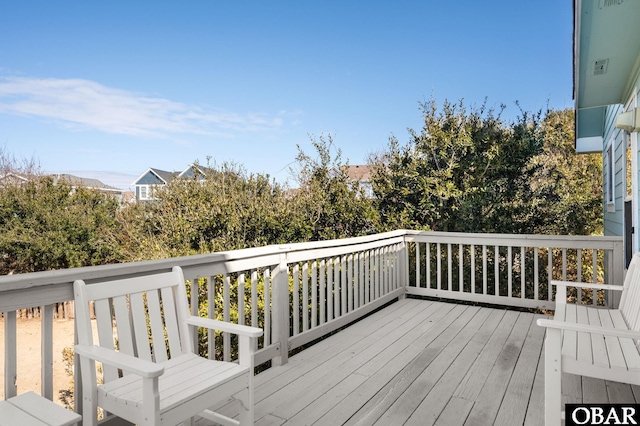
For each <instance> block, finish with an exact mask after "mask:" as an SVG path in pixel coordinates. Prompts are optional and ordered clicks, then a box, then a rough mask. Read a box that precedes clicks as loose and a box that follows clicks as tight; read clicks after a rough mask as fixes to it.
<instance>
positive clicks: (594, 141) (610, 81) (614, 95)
mask: <svg viewBox="0 0 640 426" xmlns="http://www.w3.org/2000/svg"><path fill="white" fill-rule="evenodd" d="M574 12H575V17H574V31H573V33H574V44H573V45H574V76H573V81H574V88H573V91H574V99H575V111H576V150H577V152H601V153H602V160H603V173H604V176H603V195H604V234H605V235H616V236H623V237H624V245H625V266H626V265H628V264H629V261H630V260H631V256H632V254H633V253H635V252H637V251H639V250H640V239H639V238H638V234H639V232H638V229H640V228H639V226H640V217H639V216H640V204H639V202H638V201H639V198H640V191H639V190H640V182H639V181H640V179H639V169H638V155H639V154H640V148H639V146H638V132H639V131H640V108H639V107H638V96H639V95H640V71H639V67H640V65H639V64H640V36H639V35H638V29H637V24H638V22H640V1H623V0H599V1H598V0H574ZM615 266H616V267H617V266H618V265H615Z"/></svg>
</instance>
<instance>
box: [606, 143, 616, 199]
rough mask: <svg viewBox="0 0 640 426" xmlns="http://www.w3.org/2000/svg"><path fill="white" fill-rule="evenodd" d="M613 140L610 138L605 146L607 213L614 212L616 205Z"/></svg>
mask: <svg viewBox="0 0 640 426" xmlns="http://www.w3.org/2000/svg"><path fill="white" fill-rule="evenodd" d="M613 142H614V139H613V138H611V139H609V143H608V144H607V150H606V156H605V158H606V160H605V161H606V164H605V166H606V170H607V172H606V178H607V180H606V183H605V185H606V186H605V197H606V200H605V202H606V204H607V210H608V211H610V212H611V211H615V205H616V195H615V192H616V182H615V176H616V171H615V166H616V162H615V149H614V143H613Z"/></svg>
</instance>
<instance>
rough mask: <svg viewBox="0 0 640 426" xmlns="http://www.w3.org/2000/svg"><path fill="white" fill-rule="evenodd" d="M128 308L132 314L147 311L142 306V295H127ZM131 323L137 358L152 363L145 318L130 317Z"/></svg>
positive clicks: (143, 316)
mask: <svg viewBox="0 0 640 426" xmlns="http://www.w3.org/2000/svg"><path fill="white" fill-rule="evenodd" d="M129 306H130V308H131V312H132V313H134V312H142V313H144V312H145V310H146V309H147V308H146V307H145V305H144V293H131V294H130V295H129ZM131 322H132V323H133V334H134V337H135V343H136V352H137V354H138V358H141V359H144V360H146V361H153V359H152V358H151V347H150V346H149V331H148V329H147V317H146V316H145V315H131Z"/></svg>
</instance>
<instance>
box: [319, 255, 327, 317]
mask: <svg viewBox="0 0 640 426" xmlns="http://www.w3.org/2000/svg"><path fill="white" fill-rule="evenodd" d="M328 299H329V296H328V291H327V285H326V266H325V260H324V259H321V260H320V324H324V323H325V322H326V321H327V305H328V303H329V301H328Z"/></svg>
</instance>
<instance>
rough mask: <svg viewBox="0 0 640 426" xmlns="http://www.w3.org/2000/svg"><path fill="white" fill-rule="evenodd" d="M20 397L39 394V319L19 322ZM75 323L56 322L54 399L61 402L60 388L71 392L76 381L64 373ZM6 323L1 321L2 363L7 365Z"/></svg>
mask: <svg viewBox="0 0 640 426" xmlns="http://www.w3.org/2000/svg"><path fill="white" fill-rule="evenodd" d="M17 324H18V325H17V331H18V333H17V335H18V337H17V344H18V373H17V381H16V383H17V386H18V394H21V393H23V392H27V391H30V390H31V391H34V392H36V393H38V394H40V393H41V392H40V383H41V378H40V375H41V368H40V326H41V321H40V319H39V318H37V319H18V320H17ZM73 325H74V321H73V320H53V397H54V401H56V402H59V401H60V398H59V393H58V391H59V390H61V389H69V388H70V386H72V383H73V379H72V377H70V376H68V375H67V373H66V372H65V365H64V363H63V361H62V350H63V349H64V348H66V347H68V348H73ZM4 359H5V353H4V321H3V320H2V319H0V360H2V362H0V364H1V365H2V366H4ZM0 383H1V384H2V385H1V386H0V400H3V399H4V367H3V368H2V369H1V370H0Z"/></svg>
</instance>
